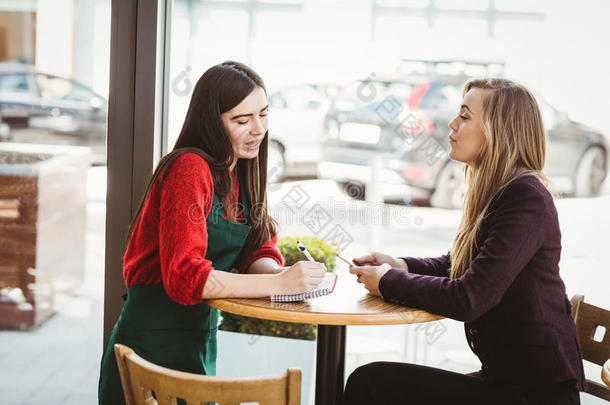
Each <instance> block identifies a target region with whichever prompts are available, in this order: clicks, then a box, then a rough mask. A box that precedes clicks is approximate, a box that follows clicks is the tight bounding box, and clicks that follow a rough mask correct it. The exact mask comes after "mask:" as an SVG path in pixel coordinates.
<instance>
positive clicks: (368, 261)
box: [354, 252, 409, 271]
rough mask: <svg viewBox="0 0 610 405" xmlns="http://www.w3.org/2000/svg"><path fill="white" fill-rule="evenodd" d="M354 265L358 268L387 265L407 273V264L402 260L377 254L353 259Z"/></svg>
mask: <svg viewBox="0 0 610 405" xmlns="http://www.w3.org/2000/svg"><path fill="white" fill-rule="evenodd" d="M354 263H355V264H356V265H358V266H381V265H382V264H384V263H387V264H389V265H390V267H392V268H394V269H402V270H405V271H409V268H408V266H407V263H406V262H405V261H404V260H403V259H399V258H395V257H392V256H390V255H386V254H385V253H379V252H373V253H371V254H370V255H366V256H362V257H358V258H355V259H354Z"/></svg>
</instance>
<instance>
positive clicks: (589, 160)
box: [574, 146, 606, 197]
mask: <svg viewBox="0 0 610 405" xmlns="http://www.w3.org/2000/svg"><path fill="white" fill-rule="evenodd" d="M605 178H606V152H605V151H604V150H603V149H602V148H600V147H599V146H593V147H591V148H589V149H587V150H586V151H585V153H583V155H582V157H581V158H580V162H579V163H578V167H577V169H576V173H575V175H574V196H575V197H594V196H596V195H598V194H599V192H600V190H601V188H602V184H603V182H604V179H605Z"/></svg>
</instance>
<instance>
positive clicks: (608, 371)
mask: <svg viewBox="0 0 610 405" xmlns="http://www.w3.org/2000/svg"><path fill="white" fill-rule="evenodd" d="M602 381H603V382H604V384H606V385H607V386H608V387H610V359H608V361H606V362H605V363H604V366H603V368H602Z"/></svg>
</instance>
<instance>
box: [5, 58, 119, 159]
mask: <svg viewBox="0 0 610 405" xmlns="http://www.w3.org/2000/svg"><path fill="white" fill-rule="evenodd" d="M107 109H108V107H107V101H106V99H105V98H104V97H102V96H100V95H99V94H96V93H95V92H94V91H93V90H92V89H90V88H89V87H87V86H85V85H83V84H81V83H78V82H76V81H74V80H71V79H66V78H63V77H60V76H57V75H52V74H47V73H43V72H39V71H37V70H35V69H34V68H33V67H32V66H31V65H25V64H16V63H9V64H0V117H1V118H2V122H3V123H6V124H7V125H8V126H9V127H10V129H11V131H10V132H11V135H10V139H11V140H13V141H17V142H39V143H68V144H74V145H87V146H92V147H93V151H94V154H95V155H96V156H97V155H100V158H103V156H105V153H103V149H104V147H105V141H106V118H107V115H108V112H107ZM96 152H97V153H96ZM95 160H96V161H97V160H98V159H97V157H96V159H95Z"/></svg>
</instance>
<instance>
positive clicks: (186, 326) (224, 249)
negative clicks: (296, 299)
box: [98, 184, 250, 405]
mask: <svg viewBox="0 0 610 405" xmlns="http://www.w3.org/2000/svg"><path fill="white" fill-rule="evenodd" d="M239 194H240V200H241V203H242V207H244V209H243V216H244V220H245V221H244V223H236V222H232V221H229V220H227V219H225V218H224V216H223V208H222V203H221V202H220V199H219V198H218V197H217V196H216V194H214V200H213V203H212V208H211V210H210V215H209V216H208V219H207V232H208V247H207V251H206V256H205V257H206V259H208V260H210V261H211V262H212V265H213V267H214V269H216V270H224V271H230V270H231V269H232V268H233V266H234V263H235V260H236V259H237V256H238V255H239V253H240V251H241V249H242V247H243V245H244V243H245V241H246V237H247V236H248V233H249V232H250V225H248V223H249V205H248V204H247V202H246V201H247V198H246V194H245V192H244V190H243V189H242V188H241V184H240V193H239ZM217 330H218V310H217V309H215V308H212V307H210V306H209V305H207V304H205V303H200V304H195V305H181V304H178V303H176V302H175V301H173V300H172V299H171V298H169V296H168V295H167V294H166V292H165V289H164V288H163V284H158V285H138V286H133V287H131V288H129V289H128V290H127V300H126V302H125V305H124V306H123V310H122V311H121V315H120V316H119V320H118V321H117V324H116V326H115V328H114V330H113V331H112V333H111V334H110V338H109V339H108V343H106V346H105V348H104V354H103V356H102V363H101V369H100V380H99V386H98V398H99V403H100V404H102V405H119V404H124V403H125V399H124V396H123V388H122V386H121V379H120V376H119V371H118V367H117V362H116V357H115V354H114V344H115V343H121V344H124V345H126V346H129V347H131V348H132V349H133V350H134V351H135V352H136V353H137V354H138V355H139V356H140V357H142V358H144V359H146V360H148V361H150V362H152V363H155V364H157V365H160V366H163V367H168V368H171V369H174V370H180V371H186V372H190V373H197V374H206V375H216V332H217ZM179 403H184V402H183V401H179Z"/></svg>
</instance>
